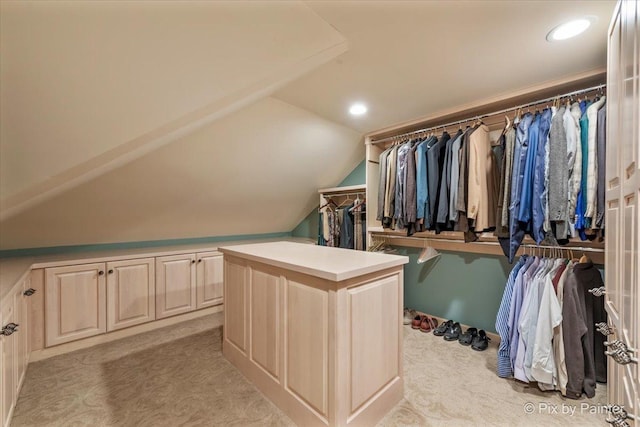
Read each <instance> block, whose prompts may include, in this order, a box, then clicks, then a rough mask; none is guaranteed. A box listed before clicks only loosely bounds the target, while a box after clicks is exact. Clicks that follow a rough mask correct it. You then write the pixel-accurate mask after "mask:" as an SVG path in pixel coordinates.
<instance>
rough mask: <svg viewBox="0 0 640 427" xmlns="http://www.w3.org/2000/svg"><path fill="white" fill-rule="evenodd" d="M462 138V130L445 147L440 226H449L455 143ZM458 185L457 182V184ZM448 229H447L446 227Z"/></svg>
mask: <svg viewBox="0 0 640 427" xmlns="http://www.w3.org/2000/svg"><path fill="white" fill-rule="evenodd" d="M459 138H462V130H458V132H457V133H456V134H455V135H454V136H453V138H451V139H449V140H448V141H447V144H446V147H445V156H444V163H443V166H442V176H441V179H440V194H439V201H438V212H437V218H436V222H437V223H440V224H445V226H446V225H448V224H447V223H448V221H449V189H450V188H451V170H452V168H451V163H452V157H453V143H454V142H455V141H456V140H457V139H459ZM456 184H457V182H456ZM445 228H446V227H445Z"/></svg>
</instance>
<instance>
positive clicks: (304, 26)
mask: <svg viewBox="0 0 640 427" xmlns="http://www.w3.org/2000/svg"><path fill="white" fill-rule="evenodd" d="M1 7H2V9H1V19H2V20H1V22H0V24H1V25H0V27H1V30H0V31H1V33H0V35H1V49H2V51H1V54H2V61H1V65H0V66H1V69H0V71H1V76H2V81H1V87H2V92H1V96H0V103H1V105H0V107H1V108H0V110H1V123H2V126H1V134H0V141H1V145H0V154H1V156H0V166H1V167H0V200H1V201H2V202H1V203H0V208H1V209H2V213H3V214H4V215H3V217H5V216H7V215H6V211H7V210H11V209H13V211H14V213H15V211H16V209H17V208H20V206H21V205H22V206H23V207H24V205H25V204H29V202H31V201H34V200H35V201H37V200H41V199H42V197H43V195H47V193H55V192H56V191H57V190H60V189H61V188H62V189H64V188H69V187H70V186H72V185H76V184H78V183H80V182H82V178H85V179H88V178H90V177H91V176H95V175H97V174H99V173H104V172H105V171H107V170H109V169H110V168H112V167H117V166H118V165H119V164H122V163H123V162H124V161H127V160H130V159H131V158H134V157H136V156H138V155H143V154H145V153H146V152H149V151H150V150H151V149H153V148H155V147H157V146H159V145H162V144H164V143H168V142H170V141H171V140H173V139H175V138H176V137H177V136H180V134H181V133H182V134H184V133H186V132H185V130H186V131H187V132H188V131H193V129H194V128H196V127H197V126H201V125H203V124H204V123H206V122H207V121H211V120H213V119H215V118H218V117H220V116H221V114H220V113H228V112H229V111H230V110H232V109H234V108H235V109H237V108H239V107H241V106H243V105H247V104H248V103H250V102H253V101H255V100H256V99H259V98H261V97H264V96H266V95H268V94H269V93H270V92H272V91H273V90H275V89H276V88H277V87H278V85H281V84H283V83H285V82H287V81H290V80H292V79H294V78H296V77H299V76H300V74H302V73H304V72H306V71H308V70H309V69H310V68H313V67H316V66H317V65H319V64H320V63H322V62H324V61H326V60H328V59H330V58H332V57H334V56H336V55H337V54H339V53H342V52H344V51H345V50H346V43H345V40H344V38H343V37H342V36H341V35H340V34H339V33H338V32H336V31H335V30H334V29H333V28H331V27H330V26H329V25H328V24H327V23H326V22H324V21H323V20H322V19H320V18H318V17H317V15H315V14H314V13H313V11H311V10H310V9H309V8H308V7H306V6H305V5H304V4H302V3H300V2H288V1H284V2H235V1H231V2H223V1H214V2H207V1H205V2H189V1H178V2H175V1H156V2H148V1H139V2H130V1H126V2H121V1H113V2H110V1H97V2H93V1H92V2H86V1H72V2H58V1H51V2H43V1H35V2H30V1H3V2H1ZM69 184H72V185H69ZM49 195H51V194H49Z"/></svg>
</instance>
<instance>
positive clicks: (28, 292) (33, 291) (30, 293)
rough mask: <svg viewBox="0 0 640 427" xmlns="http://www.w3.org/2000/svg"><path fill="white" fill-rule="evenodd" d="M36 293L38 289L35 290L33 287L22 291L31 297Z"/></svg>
mask: <svg viewBox="0 0 640 427" xmlns="http://www.w3.org/2000/svg"><path fill="white" fill-rule="evenodd" d="M35 293H36V290H35V289H33V288H29V289H27V290H26V291H24V292H23V293H22V295H26V296H28V297H30V296H31V295H33V294H35Z"/></svg>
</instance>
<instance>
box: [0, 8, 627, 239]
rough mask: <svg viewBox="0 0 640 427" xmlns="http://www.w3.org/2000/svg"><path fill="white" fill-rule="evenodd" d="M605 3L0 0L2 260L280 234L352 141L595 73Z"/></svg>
mask: <svg viewBox="0 0 640 427" xmlns="http://www.w3.org/2000/svg"><path fill="white" fill-rule="evenodd" d="M614 5H615V1H613V0H612V1H555V2H543V1H514V2H507V1H424V2H415V1H410V2H404V1H355V2H350V1H339V2H325V1H311V2H299V1H261V2H255V1H250V2H245V1H228V2H223V1H205V2H190V1H127V2H119V1H114V2H108V1H104V2H102V1H101V2H83V1H73V2H71V1H64V2H60V1H50V2H42V1H11V0H8V1H7V0H5V1H1V2H0V54H1V60H0V79H1V80H0V249H11V248H26V247H42V246H56V245H67V244H86V243H103V242H104V243H106V242H124V241H139V240H157V239H170V238H187V237H204V236H212V235H230V234H250V233H262V232H278V231H289V230H291V229H292V228H293V227H294V226H295V225H296V224H297V223H298V222H299V220H301V219H302V218H303V217H304V216H305V215H306V214H307V213H308V212H309V210H310V209H312V208H313V206H314V205H315V204H316V203H317V196H316V189H317V188H318V187H327V186H332V185H335V184H336V183H337V182H339V181H340V180H341V179H342V178H343V177H344V176H346V175H347V174H348V173H349V172H350V171H351V169H352V168H353V167H355V166H356V165H357V164H358V163H359V161H361V160H362V159H363V158H364V147H363V144H362V134H363V133H365V132H371V131H374V130H376V129H379V128H383V127H386V126H389V125H393V124H397V123H400V122H404V121H409V120H412V119H415V118H417V117H421V116H425V115H429V114H433V113H436V112H438V111H441V110H445V109H447V108H450V107H456V106H459V105H462V104H465V103H467V102H471V101H478V100H483V99H485V98H488V97H495V96H498V95H500V94H505V93H509V92H513V91H520V90H522V89H525V88H527V87H530V86H535V85H539V84H540V83H543V82H547V81H552V80H558V79H566V78H571V76H576V75H580V74H582V75H584V74H589V73H596V72H600V71H602V70H603V69H604V68H605V66H606V29H607V25H608V22H609V20H610V16H611V13H612V11H613V7H614ZM584 15H593V16H595V17H596V18H597V20H596V23H595V25H594V26H593V27H592V28H591V29H590V30H589V31H588V32H587V33H585V34H583V35H582V36H580V37H578V38H576V39H574V40H569V41H566V42H564V43H548V42H547V41H546V40H545V35H546V33H547V32H548V31H549V30H551V29H552V28H553V27H554V26H556V25H557V24H559V23H561V22H563V21H564V20H566V19H568V18H573V17H578V16H584ZM355 100H362V101H365V102H367V103H368V104H369V113H368V114H367V116H365V117H360V118H353V117H349V116H348V114H347V113H346V110H347V108H348V106H349V104H350V103H351V102H353V101H355Z"/></svg>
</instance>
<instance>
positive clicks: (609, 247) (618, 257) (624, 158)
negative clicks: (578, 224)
mask: <svg viewBox="0 0 640 427" xmlns="http://www.w3.org/2000/svg"><path fill="white" fill-rule="evenodd" d="M638 9H639V6H638V2H637V1H635V0H630V1H620V2H618V5H617V6H616V10H615V12H614V16H613V19H612V21H611V26H610V28H609V50H608V55H609V58H608V73H607V80H608V83H607V95H608V99H607V104H608V105H607V177H606V190H607V191H606V203H607V212H606V214H607V216H606V227H607V228H606V261H605V274H606V281H605V283H606V294H605V298H606V304H605V306H606V309H607V312H608V314H609V322H610V326H611V327H612V331H605V333H607V332H611V333H610V334H609V336H608V338H607V344H608V348H607V354H608V355H609V356H610V357H609V359H608V382H609V384H608V387H607V390H608V401H609V403H610V404H611V405H619V406H620V407H622V409H623V410H624V412H623V411H620V410H616V411H614V412H613V413H611V414H610V415H609V421H610V422H612V421H614V420H617V422H618V424H614V425H620V426H624V425H630V426H640V419H639V418H638V417H640V410H639V407H640V394H639V393H640V386H639V382H638V362H637V358H638V352H637V349H638V347H639V346H640V336H639V334H640V327H639V326H638V322H639V321H640V318H639V316H638V309H639V307H640V302H639V298H640V292H639V291H638V279H639V278H640V276H639V270H640V257H639V256H638V243H639V242H640V213H639V212H638V209H639V207H640V206H639V204H638V197H640V170H639V168H640V148H639V145H640V137H639V134H640V120H639V115H640V111H639V105H640V93H639V90H640V89H639V82H638V66H639V65H638V64H639V62H640V53H639V49H640V47H639V42H640V39H639V35H640V31H639V26H640V22H639V18H638V13H639V10H638ZM615 408H616V409H617V407H615ZM626 415H628V416H626ZM625 423H626V424H625Z"/></svg>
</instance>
